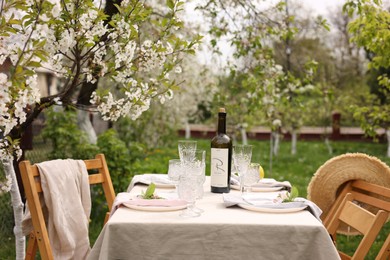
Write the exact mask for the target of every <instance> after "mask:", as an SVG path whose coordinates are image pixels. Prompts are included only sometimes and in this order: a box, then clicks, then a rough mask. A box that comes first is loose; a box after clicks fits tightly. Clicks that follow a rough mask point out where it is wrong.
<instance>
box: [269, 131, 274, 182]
mask: <svg viewBox="0 0 390 260" xmlns="http://www.w3.org/2000/svg"><path fill="white" fill-rule="evenodd" d="M269 141H270V145H269V177H271V175H272V156H273V146H274V145H273V132H272V130H271V132H270V134H269Z"/></svg>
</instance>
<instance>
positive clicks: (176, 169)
mask: <svg viewBox="0 0 390 260" xmlns="http://www.w3.org/2000/svg"><path fill="white" fill-rule="evenodd" d="M183 173H184V169H183V167H182V164H181V161H180V159H171V160H169V161H168V178H169V179H170V180H171V181H172V182H173V183H174V184H175V187H176V191H177V184H178V183H179V178H180V175H181V174H183Z"/></svg>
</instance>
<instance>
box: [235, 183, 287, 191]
mask: <svg viewBox="0 0 390 260" xmlns="http://www.w3.org/2000/svg"><path fill="white" fill-rule="evenodd" d="M230 188H232V189H233V190H240V186H239V185H234V184H231V185H230ZM283 188H284V187H252V190H251V191H254V192H265V191H267V192H268V191H280V190H282V189H283Z"/></svg>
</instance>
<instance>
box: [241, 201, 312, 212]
mask: <svg viewBox="0 0 390 260" xmlns="http://www.w3.org/2000/svg"><path fill="white" fill-rule="evenodd" d="M238 206H239V207H241V208H243V209H247V210H251V211H257V212H265V213H291V212H298V211H302V210H304V209H305V208H307V206H304V207H296V208H280V209H277V208H276V209H275V208H266V207H260V206H254V205H250V204H242V203H240V204H238Z"/></svg>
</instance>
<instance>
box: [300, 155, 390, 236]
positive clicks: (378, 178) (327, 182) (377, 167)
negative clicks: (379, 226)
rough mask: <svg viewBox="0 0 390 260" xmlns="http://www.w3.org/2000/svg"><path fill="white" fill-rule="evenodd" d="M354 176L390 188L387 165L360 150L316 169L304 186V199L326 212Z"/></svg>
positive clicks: (324, 213)
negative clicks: (305, 195) (305, 191)
mask: <svg viewBox="0 0 390 260" xmlns="http://www.w3.org/2000/svg"><path fill="white" fill-rule="evenodd" d="M357 179H360V180H364V181H367V182H370V183H373V184H378V185H381V186H385V187H388V188H390V168H389V166H387V165H386V164H385V163H383V162H382V161H381V160H379V159H378V158H376V157H373V156H368V155H366V154H363V153H347V154H343V155H340V156H336V157H334V158H332V159H330V160H328V161H326V162H325V163H324V164H323V165H322V166H321V167H320V168H318V170H317V172H316V173H315V174H314V176H313V177H312V179H311V181H310V183H309V186H308V187H307V198H308V199H309V200H311V201H313V202H314V203H316V204H317V205H318V207H320V208H321V209H322V211H323V215H326V214H327V213H328V211H329V210H330V208H331V206H332V205H333V203H334V201H335V200H336V197H337V195H338V194H339V192H341V190H342V188H343V187H344V185H345V184H346V183H347V182H348V181H351V180H357ZM341 233H343V232H342V231H341Z"/></svg>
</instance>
